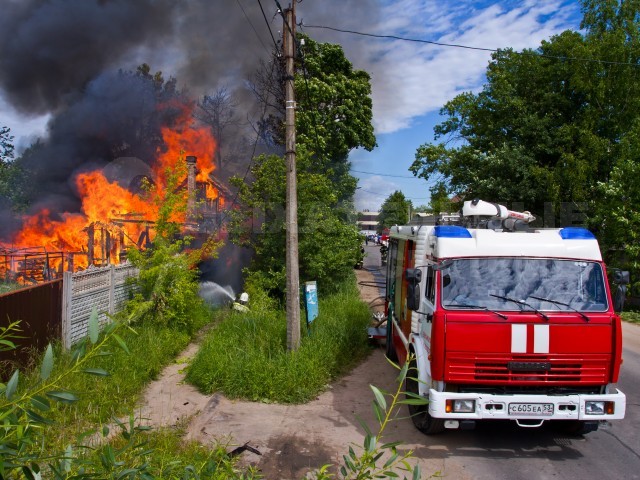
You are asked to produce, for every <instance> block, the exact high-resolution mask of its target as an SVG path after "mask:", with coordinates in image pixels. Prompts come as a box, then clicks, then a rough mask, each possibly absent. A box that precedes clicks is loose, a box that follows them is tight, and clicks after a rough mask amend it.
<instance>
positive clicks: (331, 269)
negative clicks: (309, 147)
mask: <svg viewBox="0 0 640 480" xmlns="http://www.w3.org/2000/svg"><path fill="white" fill-rule="evenodd" d="M313 161H314V160H313V158H312V157H311V156H310V155H308V154H307V153H306V151H305V149H304V148H303V147H299V148H298V151H297V166H298V257H299V264H300V279H301V280H303V281H305V280H316V281H317V282H318V286H319V288H321V289H322V290H323V291H325V292H327V291H332V289H333V287H334V286H335V285H336V282H335V281H334V280H335V278H343V277H345V276H346V275H348V273H349V272H350V271H351V270H352V269H353V267H354V265H355V264H356V262H357V259H358V258H359V255H360V246H361V243H362V239H361V238H360V236H359V234H358V231H357V228H356V226H355V222H352V223H348V222H344V221H343V220H342V219H341V218H340V216H339V215H338V214H337V213H336V212H337V211H339V210H340V209H341V205H340V201H339V199H338V195H337V193H336V191H335V188H334V184H333V183H332V182H331V180H330V179H329V178H328V177H327V176H326V175H323V174H320V173H314V172H312V171H310V170H312V169H311V167H310V164H311V163H312V162H313ZM251 173H252V176H253V177H254V178H255V180H254V182H253V183H252V184H251V185H248V184H246V183H245V182H244V181H243V180H242V179H240V178H237V177H236V178H234V179H232V183H233V184H234V185H235V186H236V187H238V189H239V193H238V199H239V203H240V204H241V205H242V206H243V208H241V209H239V210H236V211H234V212H233V214H232V222H231V227H230V230H231V233H232V240H233V241H234V243H237V244H240V245H244V246H248V247H251V248H253V249H254V250H255V253H256V254H255V255H254V259H253V263H252V265H251V268H250V271H251V276H253V277H254V278H255V279H257V280H258V281H259V282H260V283H261V284H262V286H263V287H264V288H265V289H267V290H268V291H270V292H271V293H273V294H275V295H276V296H281V295H283V294H284V291H285V287H286V281H285V280H286V277H285V267H284V264H285V262H284V259H285V253H286V236H285V228H286V225H285V215H284V213H285V196H286V191H285V176H286V175H285V164H284V161H283V160H282V158H281V157H279V156H276V155H270V156H267V155H262V156H259V157H257V158H256V159H255V160H254V164H253V166H252V168H251Z"/></svg>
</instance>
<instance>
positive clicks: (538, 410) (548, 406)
mask: <svg viewBox="0 0 640 480" xmlns="http://www.w3.org/2000/svg"><path fill="white" fill-rule="evenodd" d="M520 414H525V415H543V416H545V415H553V404H552V403H510V404H509V415H520Z"/></svg>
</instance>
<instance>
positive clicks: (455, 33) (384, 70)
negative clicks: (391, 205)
mask: <svg viewBox="0 0 640 480" xmlns="http://www.w3.org/2000/svg"><path fill="white" fill-rule="evenodd" d="M13 1H14V0H10V2H13ZM67 1H69V2H70V3H74V1H76V0H67ZM78 1H79V0H78ZM18 3H19V2H18ZM18 3H16V4H15V5H17V4H18ZM29 3H31V4H33V5H36V4H37V2H33V1H30V2H29ZM51 3H53V2H51ZM280 3H281V4H282V5H283V6H286V5H285V4H288V3H289V2H286V1H285V2H282V1H281V2H280ZM262 4H263V5H264V6H265V10H266V15H265V16H264V17H263V16H262V13H261V11H260V9H259V8H258V6H257V4H256V2H255V1H250V0H236V1H235V2H231V1H229V0H224V2H221V1H218V2H209V1H205V0H189V2H187V4H185V5H184V6H186V7H187V8H186V11H182V10H179V11H178V12H179V13H180V15H182V16H183V17H184V18H180V25H181V28H177V29H176V30H175V31H173V32H172V33H171V36H167V37H166V38H164V39H163V42H162V43H161V44H160V43H159V42H157V38H156V42H153V41H151V40H149V41H148V44H143V45H140V46H139V47H137V46H135V48H132V47H129V49H128V50H123V53H122V54H121V55H119V56H115V55H114V56H113V57H114V58H113V59H111V58H106V57H105V58H104V59H102V61H103V63H104V65H103V67H104V68H107V67H111V68H125V69H126V68H131V69H134V68H135V67H136V66H137V65H139V64H140V63H141V62H142V61H146V62H148V63H150V64H151V65H152V66H153V68H154V69H161V70H162V71H163V72H165V73H166V74H167V76H169V75H175V76H177V78H178V79H180V80H184V81H185V82H186V83H187V84H188V86H189V87H191V89H192V91H193V92H194V93H198V92H199V90H198V88H199V87H203V85H205V84H206V85H207V87H208V88H210V87H211V85H215V84H216V82H218V85H229V84H232V85H233V84H235V85H239V84H242V81H241V78H240V76H239V74H237V76H236V77H235V78H234V77H233V75H234V72H235V71H236V70H237V71H240V70H241V69H240V68H231V66H232V65H234V62H235V63H238V64H240V63H243V62H244V63H245V66H246V65H247V64H250V65H251V67H252V68H255V64H256V63H257V62H256V61H255V57H254V56H256V55H258V54H259V53H262V55H264V52H265V51H267V50H268V48H270V47H271V46H272V45H273V44H272V38H271V34H273V35H274V36H275V38H278V36H279V35H280V33H279V32H278V30H279V29H281V20H280V19H279V18H278V16H277V15H275V2H273V1H269V0H262ZM240 6H242V8H239V7H240ZM181 8H182V7H181ZM190 8H191V10H189V9H190ZM296 8H297V19H298V22H302V26H301V29H302V31H304V32H305V33H307V34H308V35H310V36H312V37H313V38H314V39H316V40H319V41H324V42H331V43H338V44H340V45H342V46H343V48H344V50H345V54H346V56H347V58H349V60H350V61H351V62H352V63H353V65H354V67H355V68H358V69H363V70H366V71H367V72H369V73H370V75H371V81H372V97H373V113H374V126H375V133H376V136H377V140H378V147H377V148H376V149H375V150H374V151H373V152H366V151H360V150H357V151H354V152H352V154H351V156H350V160H351V162H352V169H353V174H354V175H355V176H357V177H358V178H359V179H360V181H359V187H360V188H359V189H358V190H357V193H356V207H357V208H358V209H369V210H376V209H378V208H379V206H380V204H381V203H382V202H383V201H384V199H385V198H386V197H387V196H388V195H390V194H391V193H393V192H394V191H395V190H400V191H402V192H403V193H404V194H405V195H406V196H407V197H408V198H409V199H411V200H412V201H413V203H414V205H416V206H417V205H422V204H426V203H428V201H429V192H428V185H427V183H426V182H425V181H424V180H421V179H416V178H414V177H413V176H412V175H411V173H410V172H409V171H408V168H409V166H410V165H411V163H412V162H413V160H414V156H415V152H416V149H417V148H418V147H419V146H420V145H421V144H423V143H426V142H429V141H432V140H433V127H434V125H435V124H437V123H438V122H439V121H440V119H439V115H438V111H439V110H440V108H441V107H442V106H443V105H444V104H445V103H446V102H447V101H448V100H450V99H452V98H453V97H454V96H455V95H457V94H459V93H462V92H464V91H478V90H479V89H480V88H481V86H482V84H483V82H484V81H485V70H486V66H487V63H488V61H489V59H490V52H487V51H479V50H472V49H464V48H453V47H445V46H436V45H433V44H426V43H418V42H408V41H401V40H394V39H377V38H372V37H365V36H359V35H354V34H347V33H341V32H335V31H330V30H326V29H319V28H312V27H311V26H312V25H324V26H329V27H333V28H338V29H346V30H354V31H358V32H362V33H369V34H376V35H394V36H401V37H408V38H413V39H419V40H427V41H432V42H439V43H447V44H457V45H465V46H469V47H478V48H486V49H497V48H505V47H512V48H514V49H516V50H521V49H523V48H535V47H537V46H539V44H540V42H541V41H542V40H544V39H548V38H550V37H551V36H553V35H554V34H557V33H560V32H562V31H564V30H566V29H574V30H577V29H578V28H579V23H580V18H581V14H580V5H579V1H578V0H523V1H513V0H503V1H488V0H456V1H451V0H396V1H390V0H322V1H320V0H303V1H302V2H301V3H299V4H297V7H296ZM203 9H204V10H203ZM183 10H184V9H183ZM205 11H206V14H207V15H205V14H204V12H205ZM221 13H224V15H221ZM173 14H174V15H175V14H176V11H173ZM212 22H218V23H217V24H216V25H215V26H212ZM247 22H249V23H251V29H249V28H248V23H247ZM0 23H1V22H0ZM200 23H201V24H200ZM185 24H186V25H188V26H189V31H190V32H191V33H192V34H191V36H190V38H189V39H187V40H185V38H184V37H185V36H189V35H188V34H187V33H186V30H184V27H183V25H185ZM267 24H268V25H269V28H270V29H271V31H272V32H271V34H269V33H268V30H267ZM200 27H202V28H203V29H204V33H202V32H198V28H200ZM236 33H237V34H238V35H241V37H240V36H239V37H238V38H233V35H234V34H236ZM222 38H225V41H227V42H231V43H232V44H233V49H230V48H224V47H221V44H222V43H223V41H222ZM147 39H149V37H147ZM258 40H259V43H258ZM44 41H45V42H46V38H45V39H44ZM207 42H208V43H207ZM159 45H160V47H161V48H158V46H159ZM1 47H2V45H0V55H2V49H1ZM42 48H46V45H43V46H42ZM101 48H102V47H101ZM194 49H195V50H198V49H199V51H197V54H198V55H193V54H192V52H194ZM243 49H244V50H243ZM252 55H253V56H252ZM203 59H204V60H206V64H207V69H206V70H205V69H202V68H195V67H201V66H202V62H203ZM109 62H111V63H109ZM126 62H129V63H126ZM222 67H224V68H222ZM203 71H206V72H207V73H206V75H208V76H203V74H202V72H203ZM198 82H200V85H198ZM0 87H1V86H0ZM203 88H204V87H203ZM62 93H64V92H62ZM8 98H10V97H9V96H8V95H7V93H6V92H2V90H1V89H0V125H7V126H9V127H10V128H11V130H12V134H14V135H15V137H16V138H15V144H16V146H17V147H18V149H21V148H24V147H26V146H28V145H29V144H30V143H31V142H32V141H33V140H34V139H35V138H36V137H38V136H42V135H45V134H46V120H47V118H48V115H47V114H43V115H33V113H32V115H31V116H26V115H21V114H20V113H19V112H18V111H17V110H16V109H15V108H14V107H12V106H11V105H10V104H9V102H8V101H7V99H8Z"/></svg>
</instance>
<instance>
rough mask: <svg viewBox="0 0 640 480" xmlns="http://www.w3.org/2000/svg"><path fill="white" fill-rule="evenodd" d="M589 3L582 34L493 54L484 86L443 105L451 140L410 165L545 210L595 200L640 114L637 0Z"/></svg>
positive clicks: (448, 186) (444, 183)
mask: <svg viewBox="0 0 640 480" xmlns="http://www.w3.org/2000/svg"><path fill="white" fill-rule="evenodd" d="M582 4H583V13H584V20H583V24H582V25H583V28H584V29H585V32H586V33H585V34H584V35H581V34H580V33H577V32H573V31H566V32H563V33H561V34H560V35H557V36H554V37H552V38H551V39H550V40H549V41H544V42H542V44H541V46H540V47H539V48H538V49H536V50H525V51H523V52H520V53H517V52H514V51H512V50H510V49H506V50H500V51H498V52H496V53H495V54H494V55H493V59H492V61H491V63H490V64H489V66H488V68H487V83H486V84H485V86H484V87H483V89H482V91H480V92H479V93H477V94H472V93H464V94H461V95H458V96H457V97H455V98H454V99H453V100H451V101H450V102H448V103H447V104H446V105H445V106H444V107H443V109H442V110H441V113H442V114H443V115H444V116H445V117H446V119H445V121H444V122H443V123H441V124H440V125H438V126H437V127H436V128H435V134H436V140H439V139H441V138H442V139H443V140H446V141H444V142H442V143H427V144H424V145H422V146H421V147H420V148H419V149H418V151H417V152H416V159H415V161H414V163H413V165H412V166H411V171H413V173H414V174H415V175H417V176H421V177H424V178H426V179H429V180H436V184H435V186H434V187H433V188H432V193H434V192H436V191H441V190H442V189H445V190H446V191H447V193H448V194H457V195H459V196H460V197H462V198H465V197H467V198H468V197H480V198H483V199H485V200H490V201H499V202H501V203H507V204H509V203H510V202H522V203H524V204H525V205H526V207H527V209H528V210H531V211H534V212H538V213H539V214H540V213H542V211H543V208H544V203H545V202H552V203H553V204H554V205H556V208H559V206H560V203H561V202H591V200H592V199H593V198H594V195H595V193H596V190H597V185H598V182H606V181H607V180H608V178H609V175H610V173H611V170H612V167H613V165H614V164H615V159H616V158H617V157H618V155H619V149H620V147H621V141H622V140H623V138H624V137H625V136H626V135H627V134H628V132H629V130H630V128H631V126H632V125H633V122H634V121H635V119H637V118H638V116H639V115H640V82H639V81H638V80H640V69H638V68H637V64H638V61H639V60H640V48H639V46H640V44H639V43H638V29H639V28H640V22H639V20H638V11H639V8H638V1H637V0H627V1H622V2H610V1H606V0H585V1H583V2H582ZM452 145H453V146H452ZM590 205H591V214H593V212H594V211H595V209H596V208H597V205H595V204H594V203H590Z"/></svg>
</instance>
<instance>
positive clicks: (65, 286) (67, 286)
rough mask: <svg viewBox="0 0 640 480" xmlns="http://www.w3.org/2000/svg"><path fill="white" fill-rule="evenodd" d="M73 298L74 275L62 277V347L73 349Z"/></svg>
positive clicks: (67, 273)
mask: <svg viewBox="0 0 640 480" xmlns="http://www.w3.org/2000/svg"><path fill="white" fill-rule="evenodd" d="M72 296H73V273H72V272H64V274H63V276H62V346H63V347H64V349H65V350H69V348H71V298H72Z"/></svg>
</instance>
